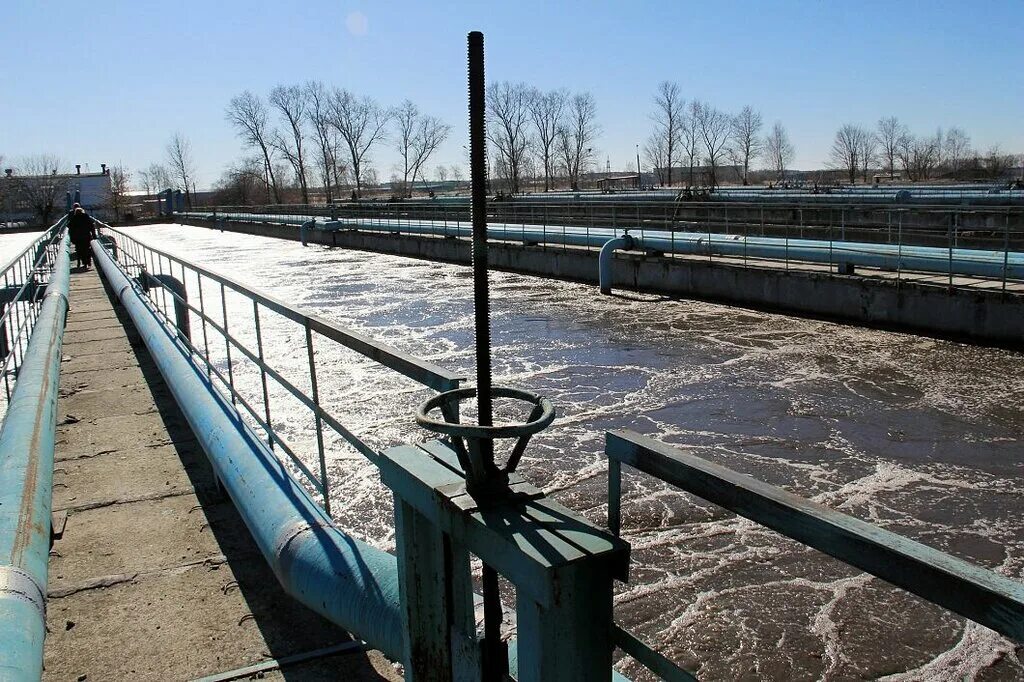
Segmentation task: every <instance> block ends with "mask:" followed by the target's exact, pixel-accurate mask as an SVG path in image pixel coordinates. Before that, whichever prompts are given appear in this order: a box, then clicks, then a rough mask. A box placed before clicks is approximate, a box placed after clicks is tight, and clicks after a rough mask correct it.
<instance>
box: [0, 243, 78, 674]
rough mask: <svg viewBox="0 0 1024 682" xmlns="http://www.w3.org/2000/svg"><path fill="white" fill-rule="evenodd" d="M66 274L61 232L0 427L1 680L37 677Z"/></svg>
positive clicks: (43, 621) (65, 250)
mask: <svg viewBox="0 0 1024 682" xmlns="http://www.w3.org/2000/svg"><path fill="white" fill-rule="evenodd" d="M69 273H70V257H69V253H68V239H67V235H65V236H64V238H63V239H62V241H61V244H60V249H59V251H58V253H57V256H56V260H55V263H54V271H53V274H52V275H51V277H50V281H49V284H48V285H47V288H46V294H45V295H44V297H43V301H42V306H41V309H40V312H39V316H38V317H37V319H36V321H35V326H34V328H33V330H32V336H31V339H30V340H29V342H28V347H27V350H26V353H25V358H24V361H23V362H22V365H21V368H20V370H19V373H18V380H17V383H16V384H15V387H14V392H13V393H12V395H11V401H10V404H9V405H8V410H7V414H6V415H5V418H4V423H3V427H2V429H0V678H2V679H4V680H38V679H40V677H41V676H42V668H43V639H44V637H45V634H46V611H45V609H46V606H45V604H46V602H45V595H46V580H47V562H48V559H49V550H50V533H51V527H50V524H51V521H50V510H51V505H52V498H51V491H52V488H53V451H54V431H55V429H56V424H57V387H58V380H59V377H60V361H61V344H62V342H63V338H64V322H65V319H66V317H67V310H68V283H69Z"/></svg>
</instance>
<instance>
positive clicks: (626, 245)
mask: <svg viewBox="0 0 1024 682" xmlns="http://www.w3.org/2000/svg"><path fill="white" fill-rule="evenodd" d="M635 246H636V240H635V239H634V238H633V237H632V236H631V235H628V234H624V235H622V236H621V237H615V238H614V239H609V240H608V241H606V242H605V243H604V246H602V247H601V253H600V254H599V255H598V257H597V277H598V284H599V285H600V287H601V293H602V294H610V293H612V254H613V253H614V252H615V249H626V250H630V249H632V248H634V247H635Z"/></svg>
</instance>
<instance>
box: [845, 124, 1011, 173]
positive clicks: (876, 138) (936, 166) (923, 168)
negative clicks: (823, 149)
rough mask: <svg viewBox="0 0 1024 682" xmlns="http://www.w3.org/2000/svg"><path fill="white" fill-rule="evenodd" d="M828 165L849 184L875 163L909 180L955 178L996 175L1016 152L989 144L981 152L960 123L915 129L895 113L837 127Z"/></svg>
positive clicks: (885, 170) (880, 168) (875, 166)
mask: <svg viewBox="0 0 1024 682" xmlns="http://www.w3.org/2000/svg"><path fill="white" fill-rule="evenodd" d="M829 162H830V163H831V165H832V167H833V168H835V169H837V170H841V171H843V172H844V174H845V176H846V178H847V180H848V181H849V182H850V183H851V184H852V183H855V182H856V181H857V176H858V175H860V177H861V178H862V180H863V181H864V182H868V176H869V174H870V173H871V171H872V170H874V169H877V170H879V171H881V172H882V173H884V174H886V175H888V176H889V178H894V177H895V176H896V172H897V171H900V172H901V173H902V174H903V176H904V177H905V178H906V179H907V180H910V181H912V182H920V181H922V180H930V179H933V178H936V177H939V176H946V177H951V178H953V179H964V178H977V177H987V178H991V179H998V178H1000V177H1002V176H1003V174H1005V173H1006V172H1007V171H1008V170H1010V169H1011V168H1013V166H1014V165H1015V163H1016V157H1015V156H1014V155H1012V154H1006V153H1004V152H1003V151H1002V150H1000V148H999V146H998V145H995V146H992V147H990V148H989V150H988V151H987V152H986V153H985V154H981V153H979V152H978V151H976V150H974V149H973V148H972V147H971V138H970V136H969V135H968V134H967V133H966V132H965V131H964V130H963V129H962V128H958V127H953V128H950V129H949V130H947V131H945V132H943V130H942V129H941V128H939V129H938V130H936V132H935V133H934V134H930V135H915V134H914V133H912V132H911V131H910V128H909V127H907V125H905V124H904V123H901V122H900V120H899V119H898V118H897V117H895V116H888V117H885V118H882V119H879V121H878V123H877V124H876V126H875V128H874V129H870V128H866V127H863V126H859V125H855V124H852V123H847V124H846V125H843V126H842V127H841V128H840V129H839V130H838V131H837V132H836V136H835V139H834V140H833V143H832V150H831V153H830V156H829Z"/></svg>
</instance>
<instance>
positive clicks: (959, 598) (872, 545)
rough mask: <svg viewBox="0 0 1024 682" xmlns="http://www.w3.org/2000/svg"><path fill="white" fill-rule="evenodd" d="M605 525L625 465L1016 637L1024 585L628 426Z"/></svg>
mask: <svg viewBox="0 0 1024 682" xmlns="http://www.w3.org/2000/svg"><path fill="white" fill-rule="evenodd" d="M605 454H606V455H607V457H608V465H609V467H608V525H609V528H610V529H611V531H612V532H613V533H615V534H616V535H618V534H619V532H620V526H621V507H620V504H621V503H620V497H621V466H622V465H623V464H627V465H629V466H631V467H633V468H635V469H638V470H640V471H643V472H644V473H647V474H650V475H651V476H654V477H655V478H658V479H660V480H662V481H665V482H667V483H669V484H670V485H673V486H675V487H677V488H681V489H682V490H684V491H686V492H688V493H691V494H693V495H696V496H697V497H700V498H702V499H704V500H707V501H708V502H712V503H714V504H716V505H718V506H720V507H722V508H724V509H727V510H729V511H732V512H735V513H736V514H739V515H740V516H743V517H745V518H747V519H750V520H751V521H754V522H755V523H758V524H761V525H763V526H765V527H767V528H771V529H772V530H775V531H777V532H779V533H781V534H782V535H784V536H786V537H788V538H792V539H794V540H796V541H798V542H801V543H803V544H804V545H807V546H808V547H811V548H813V549H816V550H818V551H820V552H823V553H825V554H827V555H829V556H832V557H835V558H836V559H839V560H840V561H842V562H844V563H846V564H849V565H850V566H853V567H855V568H859V569H861V570H863V571H866V572H868V573H870V574H872V575H874V576H876V577H879V578H881V579H883V580H885V581H887V582H889V583H891V584H893V585H895V586H897V587H900V588H902V589H904V590H906V591H908V592H910V593H912V594H915V595H917V596H919V597H922V598H923V599H925V600H927V601H929V602H931V603H933V604H936V605H938V606H941V607H943V608H946V609H948V610H950V611H953V612H955V613H958V614H960V615H961V616H964V617H965V618H969V619H970V620H973V621H974V622H976V623H979V624H981V625H984V626H985V627H988V628H991V629H993V630H995V631H996V632H998V633H1000V634H1002V635H1005V636H1007V637H1010V638H1011V639H1014V640H1016V641H1018V642H1021V641H1024V584H1021V583H1019V582H1017V581H1015V580H1011V579H1010V578H1007V577H1006V576H1003V575H1000V574H998V573H996V572H994V571H991V570H988V569H985V568H981V567H980V566H976V565H974V564H972V563H969V562H967V561H964V560H962V559H958V558H956V557H954V556H952V555H950V554H947V553H946V552H942V551H940V550H937V549H935V548H933V547H929V546H927V545H924V544H921V543H919V542H915V541H913V540H910V539H908V538H905V537H903V536H901V535H898V534H896V533H893V532H891V531H888V530H885V529H882V528H879V527H878V526H875V525H872V524H870V523H866V522H864V521H861V520H859V519H856V518H854V517H852V516H848V515H846V514H843V513H841V512H837V511H835V510H833V509H830V508H828V507H825V506H824V505H821V504H818V503H816V502H812V501H810V500H808V499H805V498H803V497H800V496H798V495H795V494H793V493H790V492H787V491H785V490H783V489H781V488H778V487H776V486H773V485H769V484H767V483H764V482H762V481H758V480H756V479H754V478H751V477H750V476H745V475H743V474H740V473H737V472H735V471H732V470H730V469H727V468H725V467H723V466H720V465H717V464H714V463H712V462H708V461H707V460H704V459H701V458H699V457H696V456H694V455H691V454H688V453H686V452H683V451H682V450H679V449H678V448H675V447H672V446H671V445H666V444H664V443H660V442H658V441H656V440H654V439H652V438H648V437H647V436H642V435H640V434H638V433H636V432H633V431H629V430H619V431H608V432H606V434H605Z"/></svg>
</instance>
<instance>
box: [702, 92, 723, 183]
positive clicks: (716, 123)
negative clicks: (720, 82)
mask: <svg viewBox="0 0 1024 682" xmlns="http://www.w3.org/2000/svg"><path fill="white" fill-rule="evenodd" d="M694 114H695V115H696V117H697V129H698V130H699V131H700V139H701V141H702V142H703V143H704V148H703V151H704V153H705V154H707V156H706V157H705V158H706V159H707V163H708V172H709V178H708V179H709V180H710V182H711V187H717V186H718V165H719V162H720V161H721V160H722V156H723V154H724V153H725V143H726V142H728V140H729V124H730V121H731V119H730V117H729V115H728V114H726V113H725V112H724V111H721V110H719V109H716V108H715V107H713V106H711V105H710V104H707V103H705V102H698V103H697V105H696V106H695V107H694Z"/></svg>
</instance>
